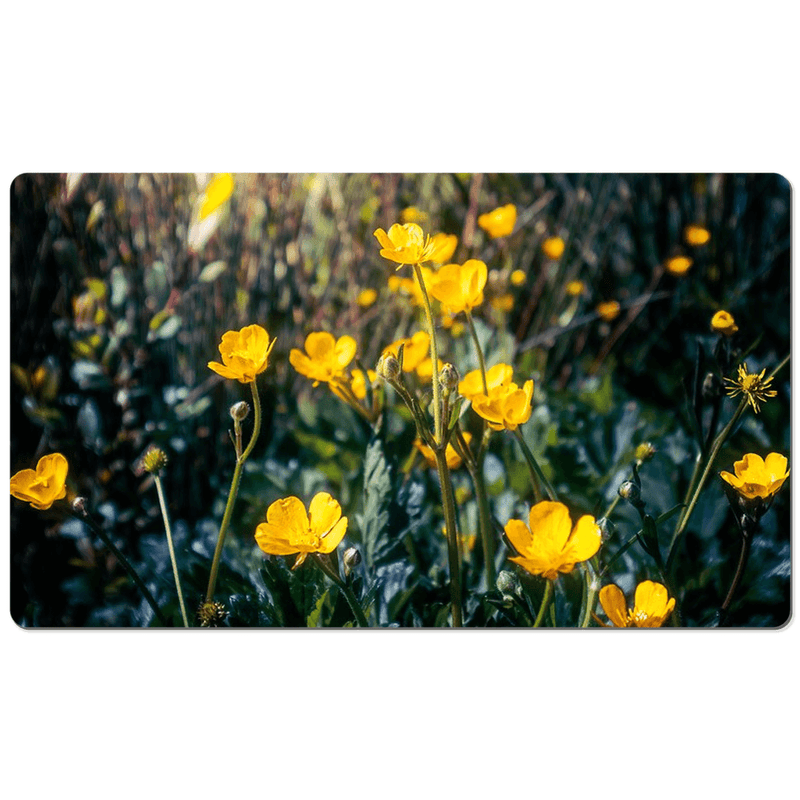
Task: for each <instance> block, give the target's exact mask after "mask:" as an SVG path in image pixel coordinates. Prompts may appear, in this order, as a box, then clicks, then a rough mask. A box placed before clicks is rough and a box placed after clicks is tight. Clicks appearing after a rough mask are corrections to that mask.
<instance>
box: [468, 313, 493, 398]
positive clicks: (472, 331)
mask: <svg viewBox="0 0 800 800" xmlns="http://www.w3.org/2000/svg"><path fill="white" fill-rule="evenodd" d="M466 315H467V325H468V326H469V332H470V334H471V335H472V341H473V342H474V344H475V352H476V353H477V354H478V363H479V364H480V367H481V380H482V381H483V393H484V394H486V395H488V394H489V385H488V384H487V383H486V361H485V360H484V358H483V350H481V343H480V342H479V341H478V333H477V331H476V330H475V324H474V323H473V322H472V312H471V311H469V309H468V310H467V311H466Z"/></svg>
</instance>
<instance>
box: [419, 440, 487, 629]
mask: <svg viewBox="0 0 800 800" xmlns="http://www.w3.org/2000/svg"><path fill="white" fill-rule="evenodd" d="M433 452H434V453H435V454H436V468H437V470H438V472H439V483H440V484H441V488H442V509H443V510H444V525H445V532H446V534H447V560H448V563H449V566H450V606H451V610H452V614H453V627H454V628H461V627H462V626H463V620H462V615H461V556H460V555H459V552H458V538H457V536H458V534H457V532H456V510H455V502H454V501H453V484H452V482H451V480H450V468H449V467H448V466H447V458H446V456H445V451H444V448H439V447H437V448H436V449H435V450H434V451H433ZM490 588H491V587H490Z"/></svg>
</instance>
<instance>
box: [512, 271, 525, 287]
mask: <svg viewBox="0 0 800 800" xmlns="http://www.w3.org/2000/svg"><path fill="white" fill-rule="evenodd" d="M526 278H527V275H526V274H525V272H524V270H521V269H515V270H514V271H513V272H512V273H511V284H512V285H513V286H522V284H523V283H525V279H526Z"/></svg>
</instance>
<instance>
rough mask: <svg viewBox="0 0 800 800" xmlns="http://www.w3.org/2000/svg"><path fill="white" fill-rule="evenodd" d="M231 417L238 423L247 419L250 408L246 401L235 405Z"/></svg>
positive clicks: (231, 410) (232, 407)
mask: <svg viewBox="0 0 800 800" xmlns="http://www.w3.org/2000/svg"><path fill="white" fill-rule="evenodd" d="M230 412H231V417H233V419H234V420H235V421H236V422H241V421H242V420H245V419H247V415H248V414H249V413H250V406H249V405H248V404H247V403H245V401H244V400H240V401H239V402H238V403H234V404H233V405H232V406H231V409H230Z"/></svg>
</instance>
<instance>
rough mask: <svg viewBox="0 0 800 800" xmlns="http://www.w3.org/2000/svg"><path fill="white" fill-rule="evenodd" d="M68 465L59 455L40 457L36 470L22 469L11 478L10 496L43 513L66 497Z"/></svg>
mask: <svg viewBox="0 0 800 800" xmlns="http://www.w3.org/2000/svg"><path fill="white" fill-rule="evenodd" d="M68 469H69V464H68V463H67V459H66V458H64V456H62V455H61V453H50V455H47V456H42V457H41V458H40V459H39V462H38V463H37V464H36V469H35V470H32V469H23V470H20V471H19V472H18V473H17V474H16V475H12V477H11V494H12V495H13V496H14V497H16V498H17V500H24V501H25V502H26V503H30V504H31V506H32V507H33V508H38V509H39V510H40V511H45V510H46V509H48V508H50V506H51V505H53V503H54V502H55V501H56V500H61V499H62V498H64V497H66V495H67V487H66V483H67V470H68Z"/></svg>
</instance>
